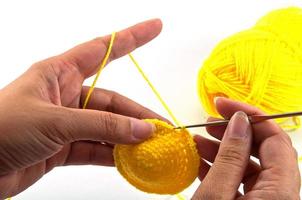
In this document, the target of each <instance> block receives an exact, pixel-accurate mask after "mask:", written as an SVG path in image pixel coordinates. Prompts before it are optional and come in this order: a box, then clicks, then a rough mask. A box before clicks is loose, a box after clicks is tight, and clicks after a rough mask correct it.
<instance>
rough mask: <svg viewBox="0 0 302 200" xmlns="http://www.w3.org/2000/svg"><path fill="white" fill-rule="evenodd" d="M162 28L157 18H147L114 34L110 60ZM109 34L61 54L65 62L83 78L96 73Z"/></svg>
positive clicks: (154, 34) (154, 35)
mask: <svg viewBox="0 0 302 200" xmlns="http://www.w3.org/2000/svg"><path fill="white" fill-rule="evenodd" d="M161 29H162V23H161V21H160V20H159V19H153V20H148V21H145V22H142V23H139V24H136V25H134V26H132V27H129V28H127V29H125V30H122V31H120V32H118V33H117V34H116V38H115V41H114V44H113V48H112V52H111V55H110V60H113V59H116V58H119V57H121V56H123V55H125V54H127V53H129V52H131V51H133V50H134V49H135V48H138V47H140V46H142V45H143V44H145V43H147V42H149V41H150V40H152V39H153V38H155V37H156V36H157V35H158V34H159V33H160V31H161ZM110 38H111V35H108V36H105V37H100V38H97V39H94V40H91V41H89V42H86V43H83V44H80V45H78V46H76V47H74V48H73V49H71V50H69V51H67V52H66V53H64V54H62V55H61V58H62V59H63V60H64V61H65V62H66V63H71V64H72V65H73V66H75V67H77V69H78V70H79V71H80V73H81V74H82V76H83V77H84V78H87V77H89V76H91V75H93V74H95V73H96V70H97V68H98V66H99V65H100V63H101V61H102V60H103V58H104V56H105V54H106V51H107V48H108V46H109V41H110Z"/></svg>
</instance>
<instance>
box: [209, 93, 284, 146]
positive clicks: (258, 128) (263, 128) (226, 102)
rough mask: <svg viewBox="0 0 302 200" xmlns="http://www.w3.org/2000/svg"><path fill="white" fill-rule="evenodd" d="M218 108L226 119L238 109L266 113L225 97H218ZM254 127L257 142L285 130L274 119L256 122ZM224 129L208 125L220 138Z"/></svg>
mask: <svg viewBox="0 0 302 200" xmlns="http://www.w3.org/2000/svg"><path fill="white" fill-rule="evenodd" d="M216 108H217V111H218V112H219V113H220V114H221V115H222V116H223V117H224V118H226V119H230V118H231V116H232V115H233V114H234V113H235V112H237V111H243V112H245V113H246V114H247V115H262V114H265V113H263V112H262V111H260V110H259V109H257V108H255V107H253V106H250V105H247V104H244V103H241V102H238V101H233V100H230V99H227V98H223V97H221V98H217V100H216ZM252 127H253V132H255V133H257V134H254V138H253V141H254V142H255V143H256V144H260V143H261V142H262V141H263V140H265V139H266V138H268V137H270V136H272V135H276V134H279V133H280V132H283V130H282V129H281V128H280V127H279V126H278V125H277V124H276V123H274V121H273V120H266V121H263V122H259V123H255V124H253V125H252ZM223 130H224V127H223V126H220V127H207V131H208V132H209V133H210V134H211V135H213V136H214V137H215V136H218V138H219V137H221V136H222V135H223ZM268 130H269V131H268Z"/></svg>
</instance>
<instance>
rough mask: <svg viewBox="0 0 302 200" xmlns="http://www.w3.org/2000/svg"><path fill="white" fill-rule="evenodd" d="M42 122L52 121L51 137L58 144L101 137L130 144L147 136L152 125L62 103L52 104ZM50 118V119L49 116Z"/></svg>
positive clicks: (152, 128) (100, 138) (104, 139)
mask: <svg viewBox="0 0 302 200" xmlns="http://www.w3.org/2000/svg"><path fill="white" fill-rule="evenodd" d="M48 113H51V116H49V117H48V118H47V119H46V122H48V123H49V122H53V123H54V124H51V125H49V126H53V128H52V129H51V130H53V132H54V133H53V135H50V136H49V137H52V139H53V140H56V141H57V142H60V143H62V144H66V143H70V142H74V141H79V140H90V141H103V142H109V143H119V144H132V143H138V142H142V141H144V140H146V139H147V138H149V137H150V136H151V135H152V133H153V132H154V129H155V128H154V125H152V124H150V123H147V122H145V121H143V120H139V119H136V118H131V117H125V116H122V115H117V114H113V113H109V112H103V111H96V110H88V109H87V110H82V109H73V108H66V107H54V108H52V112H48ZM49 118H51V119H49Z"/></svg>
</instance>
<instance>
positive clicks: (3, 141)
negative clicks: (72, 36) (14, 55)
mask: <svg viewBox="0 0 302 200" xmlns="http://www.w3.org/2000/svg"><path fill="white" fill-rule="evenodd" d="M161 27H162V25H161V22H160V20H150V21H146V22H144V23H140V24H137V25H135V26H133V27H130V28H128V29H126V30H123V31H121V32H119V33H117V35H116V40H115V42H114V45H113V50H112V53H111V57H110V60H113V59H116V58H118V57H121V56H123V55H125V54H127V53H129V52H131V51H132V50H134V49H135V48H137V47H139V46H141V45H143V44H145V43H147V42H149V41H150V40H152V39H153V38H154V37H156V36H157V35H158V34H159V33H160V31H161ZM109 40H110V36H106V37H102V38H97V39H94V40H92V41H89V42H86V43H84V44H81V45H79V46H76V47H74V48H73V49H71V50H69V51H67V52H65V53H63V54H61V55H58V56H55V57H52V58H49V59H46V60H43V61H41V62H38V63H36V64H34V65H33V66H32V67H31V68H30V69H29V70H28V71H27V72H25V73H24V74H23V75H22V76H21V77H19V78H18V79H17V80H15V81H14V82H12V83H11V84H10V85H8V86H7V87H5V88H4V89H2V90H1V92H0V111H1V112H0V199H3V198H6V197H9V196H13V195H16V194H18V193H20V192H21V191H23V190H25V189H26V188H28V187H29V186H30V185H32V184H33V183H35V182H36V181H37V180H38V179H39V178H41V177H42V176H43V175H44V174H45V173H47V172H49V171H50V170H51V169H53V168H54V167H56V166H62V165H75V164H80V165H84V164H93V165H106V166H112V165H114V162H113V157H112V150H113V144H115V143H125V144H130V143H137V142H141V141H143V140H144V139H146V138H148V137H149V136H150V135H151V134H152V129H153V127H152V125H150V124H148V123H146V122H144V121H141V120H138V119H143V118H160V119H163V118H161V117H160V116H158V115H157V114H155V113H154V112H152V111H150V110H148V109H146V108H144V107H142V106H141V105H138V104H137V103H135V102H133V101H131V100H129V99H127V98H126V97H123V96H121V95H119V94H117V93H115V92H112V91H107V90H103V89H95V91H94V93H93V95H92V96H91V99H90V102H89V104H88V109H87V110H83V109H81V107H82V103H83V101H84V99H85V97H86V94H87V91H88V88H87V87H82V84H83V81H84V80H85V79H86V78H88V77H89V76H92V75H93V74H95V73H96V71H97V68H98V66H99V64H100V62H101V61H102V58H103V57H104V55H105V53H106V51H107V47H108V43H109ZM136 118H138V119H136Z"/></svg>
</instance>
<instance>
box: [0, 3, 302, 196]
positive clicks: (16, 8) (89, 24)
mask: <svg viewBox="0 0 302 200" xmlns="http://www.w3.org/2000/svg"><path fill="white" fill-rule="evenodd" d="M290 5H297V6H302V2H301V1H298V0H296V1H294V0H292V1H285V0H283V1H282V0H267V1H263V0H253V1H252V0H245V1H242V0H237V1H235V0H228V1H225V0H221V1H218V0H198V1H197V0H196V1H193V0H186V1H177V0H173V1H168V0H166V1H164V0H160V1H159V0H150V1H144V0H128V1H126V0H120V1H118V0H115V1H114V0H108V1H105V0H103V1H101V0H100V1H90V0H85V1H76V0H73V1H71V0H70V1H63V0H44V1H41V0H39V1H38V0H36V1H34V0H27V1H21V0H20V1H16V0H9V1H4V0H1V1H0V26H1V28H0V55H1V56H0V60H1V66H0V69H1V70H0V86H1V87H4V86H5V85H6V84H8V83H9V82H11V81H13V80H14V79H15V78H16V77H18V76H19V75H20V74H21V73H22V72H24V71H25V70H26V69H27V68H28V67H30V65H31V64H32V63H34V62H36V61H39V60H41V59H44V58H47V57H50V56H53V55H56V54H58V53H61V52H63V51H65V50H67V49H69V48H71V47H73V46H74V45H77V44H79V43H81V42H84V41H86V40H90V39H93V38H95V37H97V36H102V35H105V34H109V33H111V32H112V31H116V30H120V29H122V28H125V27H128V26H130V25H133V24H135V23H137V22H140V21H144V20H147V19H150V18H154V17H155V18H161V19H162V21H163V24H164V28H163V31H162V33H161V35H160V36H159V37H158V38H156V39H155V40H154V41H152V42H151V43H149V44H148V45H145V46H144V47H142V48H140V49H138V50H136V51H135V52H134V56H135V57H136V58H137V60H138V62H139V63H140V64H141V65H142V67H143V68H144V70H145V72H146V73H147V74H148V76H149V77H150V79H151V80H152V82H153V83H154V84H155V86H156V88H157V89H158V90H159V91H160V93H161V94H162V96H163V98H164V99H165V100H166V101H167V103H168V105H170V107H171V109H172V110H173V111H174V114H175V115H176V116H177V117H178V118H179V119H180V121H181V122H183V123H184V124H186V123H188V124H191V123H196V122H202V121H204V119H205V115H204V114H203V111H202V108H201V106H200V103H199V101H198V97H197V92H196V78H197V71H198V69H199V68H200V66H201V63H202V62H203V60H204V59H205V58H206V56H207V55H209V53H210V51H211V49H212V48H213V47H214V46H215V44H216V43H217V42H218V41H220V40H221V39H223V38H224V37H226V36H228V35H230V34H232V33H235V32H237V31H240V30H243V29H246V28H249V27H250V26H252V25H253V24H254V23H255V22H256V20H257V19H258V18H259V17H261V16H263V15H264V14H266V13H267V12H268V11H270V10H272V9H275V8H280V7H287V6H290ZM90 83H91V80H88V81H87V82H86V84H90ZM98 86H99V87H104V88H107V89H111V90H115V91H117V92H119V93H121V94H123V95H126V96H128V97H130V98H132V99H134V100H136V101H138V102H139V103H141V104H143V105H145V106H147V107H149V108H151V109H153V110H155V111H156V112H158V113H160V114H162V115H164V116H166V117H168V116H167V114H166V112H165V111H164V110H163V109H162V107H161V105H160V104H159V103H158V101H157V99H155V97H154V95H153V94H152V93H151V92H150V89H149V88H148V87H147V85H146V84H145V82H144V81H143V80H142V78H141V77H140V75H139V74H138V72H137V71H136V69H135V68H134V66H133V64H132V63H131V62H130V60H129V58H128V57H124V58H121V59H119V60H116V61H114V62H112V63H111V64H110V65H109V66H108V67H107V68H106V69H105V70H104V73H103V74H102V75H101V78H100V81H99V83H98ZM193 132H194V133H198V134H201V133H202V134H205V133H203V132H204V130H194V131H193ZM299 134H301V133H299V132H298V133H291V136H292V138H293V140H294V144H295V145H296V147H297V148H298V149H302V147H301V144H300V143H299V139H298V138H300V137H301V136H299ZM198 184H199V182H198V181H196V182H195V183H194V184H193V186H192V187H191V188H189V189H188V190H186V191H185V192H183V194H184V195H185V196H186V197H187V198H189V197H190V196H191V194H192V192H193V191H194V189H195V188H196V186H198ZM173 198H175V197H169V196H154V195H150V194H145V193H142V192H140V191H138V190H136V189H134V188H133V187H132V186H130V185H129V184H128V183H127V182H126V181H125V180H124V179H123V178H122V177H121V176H120V175H119V174H118V173H117V172H116V170H115V168H105V167H96V166H80V167H78V166H77V167H64V168H63V167H61V168H56V169H54V170H53V171H52V172H50V173H49V174H47V175H45V176H44V177H43V178H42V179H41V180H40V181H38V182H37V183H36V184H35V185H33V186H32V187H30V188H29V189H27V190H26V191H25V192H23V193H21V194H19V195H18V196H17V197H14V198H13V199H16V200H17V199H28V200H30V199H31V200H32V199H39V200H41V199H52V200H54V199H173Z"/></svg>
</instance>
